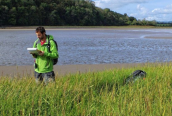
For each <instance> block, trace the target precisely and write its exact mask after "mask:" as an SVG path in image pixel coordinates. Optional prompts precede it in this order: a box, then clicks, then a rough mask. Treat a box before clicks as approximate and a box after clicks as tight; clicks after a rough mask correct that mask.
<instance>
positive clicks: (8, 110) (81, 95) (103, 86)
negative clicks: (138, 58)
mask: <svg viewBox="0 0 172 116" xmlns="http://www.w3.org/2000/svg"><path fill="white" fill-rule="evenodd" d="M136 69H141V70H144V71H146V72H147V77H146V79H145V80H142V79H140V80H137V81H136V82H135V83H131V84H128V85H124V84H123V80H124V79H125V78H126V77H127V76H128V75H130V74H131V73H132V72H133V71H134V70H136ZM171 70H172V64H171V63H168V64H163V65H162V64H159V65H152V64H147V65H145V66H143V67H135V68H127V69H114V70H107V71H103V72H95V73H85V74H79V73H78V74H75V75H67V76H65V77H63V78H56V81H55V83H50V84H49V85H47V86H43V85H36V84H35V81H34V78H33V77H23V78H20V79H19V78H17V77H16V78H9V77H8V78H7V77H1V79H0V100H1V104H0V115H14V116H17V115H23V116H29V115H41V116H42V115H45V116H48V115H51V116H53V115H59V116H61V115H66V116H77V115H93V116H96V115H97V116H106V115H114V116H115V115H122V116H123V115H124V116H125V115H136V116H138V115H143V116H144V115H153V116H157V115H169V114H171V112H172V105H171V104H172V96H171V94H172V91H171V90H172V79H171V75H172V71H171Z"/></svg>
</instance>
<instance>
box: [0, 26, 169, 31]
mask: <svg viewBox="0 0 172 116" xmlns="http://www.w3.org/2000/svg"><path fill="white" fill-rule="evenodd" d="M37 27H38V26H7V27H0V30H35V29H36V28H37ZM44 27H45V29H48V30H88V29H89V30H91V29H93V30H95V29H98V30H99V29H100V30H101V29H110V30H111V29H172V27H156V26H44Z"/></svg>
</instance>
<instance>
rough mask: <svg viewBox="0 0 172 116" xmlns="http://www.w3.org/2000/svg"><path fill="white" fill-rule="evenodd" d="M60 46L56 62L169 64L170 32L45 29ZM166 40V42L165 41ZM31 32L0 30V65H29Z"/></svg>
mask: <svg viewBox="0 0 172 116" xmlns="http://www.w3.org/2000/svg"><path fill="white" fill-rule="evenodd" d="M47 34H51V35H53V36H54V38H55V40H56V41H57V42H58V46H59V55H60V57H59V63H58V65H64V64H102V63H107V64H110V63H144V62H157V61H158V62H166V61H172V29H138V30H136V29H131V30H122V29H121V30H115V29H114V30H113V29H110V30H108V29H104V30H103V29H101V30H98V29H97V30H82V29H81V30H47ZM164 38H166V39H164ZM35 40H36V35H35V31H34V30H0V65H32V64H33V62H34V59H33V58H32V56H31V55H30V54H29V53H28V51H27V48H28V47H32V46H33V43H34V41H35Z"/></svg>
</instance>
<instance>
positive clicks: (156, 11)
mask: <svg viewBox="0 0 172 116" xmlns="http://www.w3.org/2000/svg"><path fill="white" fill-rule="evenodd" d="M152 13H153V14H172V4H171V5H168V6H167V7H166V8H155V9H153V10H152Z"/></svg>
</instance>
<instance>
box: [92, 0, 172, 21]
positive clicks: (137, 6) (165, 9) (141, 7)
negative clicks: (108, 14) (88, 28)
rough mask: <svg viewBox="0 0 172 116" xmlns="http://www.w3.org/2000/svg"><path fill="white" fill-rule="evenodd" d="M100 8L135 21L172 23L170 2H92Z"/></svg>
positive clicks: (163, 0) (125, 0)
mask: <svg viewBox="0 0 172 116" xmlns="http://www.w3.org/2000/svg"><path fill="white" fill-rule="evenodd" d="M93 1H94V2H95V5H96V6H97V7H100V8H103V9H104V8H109V9H110V10H112V11H115V12H117V13H121V14H124V13H127V15H128V16H133V17H135V18H137V19H141V20H142V19H146V20H156V21H172V0H93Z"/></svg>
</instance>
